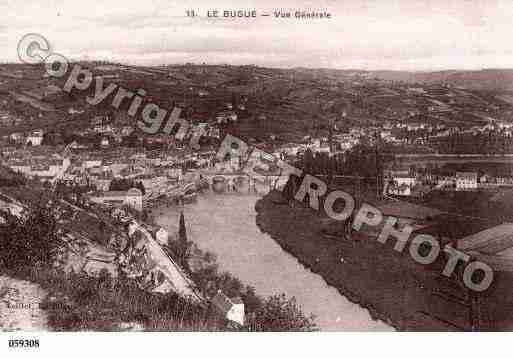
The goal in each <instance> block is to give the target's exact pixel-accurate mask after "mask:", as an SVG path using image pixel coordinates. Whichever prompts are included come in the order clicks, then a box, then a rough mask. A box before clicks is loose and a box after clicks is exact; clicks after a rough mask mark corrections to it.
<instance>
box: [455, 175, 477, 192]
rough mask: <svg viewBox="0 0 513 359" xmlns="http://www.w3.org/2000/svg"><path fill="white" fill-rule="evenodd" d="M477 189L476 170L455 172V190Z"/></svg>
mask: <svg viewBox="0 0 513 359" xmlns="http://www.w3.org/2000/svg"><path fill="white" fill-rule="evenodd" d="M473 189H477V173H476V172H456V190H458V191H465V190H473Z"/></svg>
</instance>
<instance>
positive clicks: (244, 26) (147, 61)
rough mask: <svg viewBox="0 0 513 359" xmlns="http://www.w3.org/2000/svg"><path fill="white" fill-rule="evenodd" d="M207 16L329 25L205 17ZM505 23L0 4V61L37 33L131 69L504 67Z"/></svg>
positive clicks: (166, 5)
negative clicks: (248, 15)
mask: <svg viewBox="0 0 513 359" xmlns="http://www.w3.org/2000/svg"><path fill="white" fill-rule="evenodd" d="M188 9H194V10H195V12H196V15H197V16H196V17H194V18H190V17H187V16H186V10H188ZM214 9H218V10H220V11H221V12H222V11H223V10H239V9H240V10H252V9H255V10H257V13H258V14H260V13H262V12H266V13H271V14H272V12H273V11H280V10H282V11H292V12H294V11H317V12H322V11H327V12H329V13H331V15H332V17H331V19H316V20H313V19H310V20H304V19H303V20H302V19H295V18H294V17H293V18H291V19H276V18H274V17H273V16H269V17H262V16H257V18H249V19H233V18H223V17H220V18H208V17H207V16H206V14H207V10H214ZM512 24H513V3H512V2H511V0H507V1H503V0H482V1H481V0H458V1H454V0H452V1H451V0H374V1H370V0H367V1H364V0H339V1H333V0H317V1H307V0H295V1H292V0H280V1H277V0H260V1H254V0H253V1H251V0H209V1H192V0H181V1H174V0H139V1H133V0H131V1H128V0H87V1H76V0H23V1H20V0H0V61H3V62H5V61H18V59H17V55H16V46H17V43H18V42H19V40H20V39H21V37H22V36H23V35H25V34H27V33H38V34H41V35H43V36H44V37H45V38H47V39H48V41H49V42H50V44H51V47H52V51H55V52H58V53H60V54H62V55H64V56H66V57H67V58H70V59H89V60H97V59H102V60H112V61H119V62H123V63H128V64H140V65H160V64H174V63H185V62H194V63H208V64H220V63H227V64H234V65H243V64H255V65H259V66H269V67H287V68H288V67H297V66H302V67H310V68H319V67H322V68H339V69H365V70H407V71H432V70H444V69H480V68H513V39H512V37H513V25H512Z"/></svg>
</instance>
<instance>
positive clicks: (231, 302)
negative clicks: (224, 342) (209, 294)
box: [212, 291, 244, 325]
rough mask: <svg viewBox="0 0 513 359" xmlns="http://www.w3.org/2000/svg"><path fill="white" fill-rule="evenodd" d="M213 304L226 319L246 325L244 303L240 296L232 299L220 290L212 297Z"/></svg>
mask: <svg viewBox="0 0 513 359" xmlns="http://www.w3.org/2000/svg"><path fill="white" fill-rule="evenodd" d="M212 304H213V305H214V307H215V308H216V309H217V310H218V311H219V312H220V313H221V314H223V315H224V316H225V318H226V319H228V320H230V321H232V322H235V323H237V324H240V325H244V303H243V302H242V300H241V299H240V298H233V299H230V298H228V297H227V296H226V295H225V294H224V293H223V292H221V291H218V292H217V294H216V295H215V296H214V298H212Z"/></svg>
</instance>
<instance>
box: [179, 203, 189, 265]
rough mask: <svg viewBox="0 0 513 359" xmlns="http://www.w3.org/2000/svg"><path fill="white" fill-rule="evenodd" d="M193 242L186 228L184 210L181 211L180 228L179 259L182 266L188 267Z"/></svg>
mask: <svg viewBox="0 0 513 359" xmlns="http://www.w3.org/2000/svg"><path fill="white" fill-rule="evenodd" d="M190 247H191V242H189V241H188V240H187V230H186V228H185V217H184V215H183V211H182V212H180V223H179V228H178V251H179V253H178V259H179V262H180V265H181V266H182V267H185V268H187V267H188V265H187V260H188V259H189V254H190V253H189V249H190Z"/></svg>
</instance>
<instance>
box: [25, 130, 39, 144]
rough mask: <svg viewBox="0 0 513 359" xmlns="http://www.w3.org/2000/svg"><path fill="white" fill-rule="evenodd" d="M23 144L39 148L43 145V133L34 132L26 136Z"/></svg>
mask: <svg viewBox="0 0 513 359" xmlns="http://www.w3.org/2000/svg"><path fill="white" fill-rule="evenodd" d="M25 143H26V144H27V145H29V146H41V143H43V131H42V130H36V131H33V132H32V133H31V134H30V135H28V136H27V138H26V140H25Z"/></svg>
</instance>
